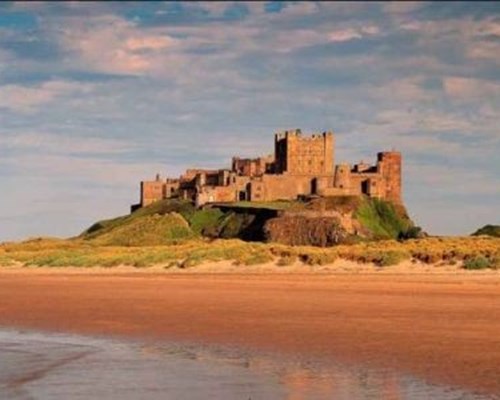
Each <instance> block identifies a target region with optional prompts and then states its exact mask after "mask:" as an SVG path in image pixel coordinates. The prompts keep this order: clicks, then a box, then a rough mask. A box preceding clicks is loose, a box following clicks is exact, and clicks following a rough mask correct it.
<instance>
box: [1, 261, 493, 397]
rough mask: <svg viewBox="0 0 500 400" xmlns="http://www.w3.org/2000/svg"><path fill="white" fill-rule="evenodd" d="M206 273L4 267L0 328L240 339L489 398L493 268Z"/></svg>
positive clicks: (204, 339)
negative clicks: (376, 368) (405, 374)
mask: <svg viewBox="0 0 500 400" xmlns="http://www.w3.org/2000/svg"><path fill="white" fill-rule="evenodd" d="M219 267H220V266H219ZM214 268H215V267H214V266H205V267H204V268H201V269H200V270H198V272H197V273H163V272H158V271H157V270H155V269H154V268H153V269H149V270H147V271H138V270H137V269H135V270H134V269H132V268H129V269H127V268H117V269H103V268H96V269H87V270H82V269H75V268H73V269H71V268H70V269H55V270H54V269H50V268H37V269H29V268H10V269H9V268H3V269H1V270H0V296H1V299H2V300H1V302H0V326H4V327H22V328H32V329H41V330H51V331H54V330H55V331H60V332H70V333H82V334H113V335H123V336H130V337H138V338H140V337H147V338H157V339H161V340H163V339H166V340H168V339H173V340H193V341H201V342H205V343H221V344H234V345H243V346H249V347H255V348H259V349H264V350H277V351H280V352H283V353H288V354H297V355H306V356H310V357H321V358H332V359H335V360H341V361H345V362H360V363H364V364H366V365H370V366H372V365H373V366H382V367H391V368H395V369H398V370H400V371H406V372H408V373H411V374H414V375H415V376H418V377H423V378H425V379H427V380H429V381H431V382H436V383H444V384H450V385H453V386H462V387H465V388H468V389H472V390H479V391H483V392H485V393H490V394H500V274H498V273H496V272H491V273H471V272H459V271H458V270H456V269H454V270H453V269H451V268H449V269H447V268H443V269H440V270H439V273H408V271H406V273H401V271H403V270H404V269H401V268H400V269H399V270H398V269H392V270H386V272H382V273H378V272H374V270H373V268H371V269H370V268H365V269H360V270H359V271H357V272H352V271H351V272H348V269H347V270H346V271H344V273H331V272H328V270H325V271H323V272H321V270H319V271H320V272H319V273H298V271H300V269H298V268H296V267H292V268H289V271H293V273H280V274H272V273H263V269H260V270H259V269H254V271H257V272H256V273H252V272H251V271H252V270H251V269H249V270H248V271H246V273H235V272H232V273H229V272H227V271H233V270H232V269H231V268H230V267H229V266H227V268H226V273H218V274H214V273H208V272H207V271H212V270H213V269H214ZM408 268H410V267H408ZM408 268H407V270H408ZM222 270H224V269H222ZM240 270H241V268H240ZM275 270H276V269H275ZM264 271H265V268H264ZM281 271H283V272H286V271H287V269H286V268H285V269H282V270H281ZM302 271H304V269H302ZM370 271H371V272H370Z"/></svg>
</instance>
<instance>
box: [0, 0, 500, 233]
mask: <svg viewBox="0 0 500 400" xmlns="http://www.w3.org/2000/svg"><path fill="white" fill-rule="evenodd" d="M499 67H500V3H498V2H484V3H482V2H467V3H460V2H454V3H446V2H440V3H429V2H425V3H420V2H389V3H375V2H368V3H362V2H353V3H347V2H338V3H314V2H304V3H301V2H289V3H273V2H268V3H266V2H260V3H251V2H249V3H245V2H238V3H231V2H224V3H222V2H221V3H181V2H179V3H171V2H167V3H163V2H151V3H149V2H102V3H97V2H89V3H86V2H82V3H80V2H53V3H47V2H29V3H28V2H26V3H22V2H19V3H18V2H3V3H0V188H1V196H0V240H14V239H21V238H25V237H32V236H38V235H54V236H69V235H75V234H77V233H79V232H80V231H82V230H83V229H84V228H86V227H87V226H88V225H90V224H91V223H93V222H94V221H95V220H97V219H102V218H108V217H113V216H116V215H120V214H124V213H127V212H128V209H129V205H130V204H132V203H135V202H137V200H138V190H139V181H140V180H142V179H149V178H152V177H153V176H154V174H155V173H156V172H160V173H162V174H163V175H167V174H169V175H174V176H175V175H178V174H179V173H180V172H181V171H183V170H184V169H185V168H186V167H190V166H200V167H203V166H206V167H215V166H220V167H224V166H227V165H228V164H229V159H230V157H231V156H232V155H233V154H240V155H242V156H254V155H259V154H265V153H269V152H271V151H272V147H273V133H274V132H276V131H280V130H283V129H290V128H301V129H302V130H303V131H305V132H312V131H315V132H316V131H324V130H333V131H334V132H335V133H336V139H337V149H336V161H337V162H341V161H345V162H351V163H354V162H358V161H360V160H364V161H367V162H373V161H374V160H375V154H376V152H377V151H381V150H390V149H392V148H395V149H398V150H400V151H401V152H402V153H403V157H404V199H405V202H406V205H407V207H408V210H409V212H410V215H411V216H412V217H413V218H414V220H415V221H416V223H417V224H419V225H421V226H422V227H423V228H424V229H425V230H427V231H428V232H430V233H434V234H468V233H470V232H471V231H473V230H475V229H476V228H477V227H479V226H481V225H484V224H486V223H500V215H499V210H500V177H499V171H500V157H499V153H500V68H499Z"/></svg>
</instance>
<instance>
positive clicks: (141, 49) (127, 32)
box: [59, 15, 178, 75]
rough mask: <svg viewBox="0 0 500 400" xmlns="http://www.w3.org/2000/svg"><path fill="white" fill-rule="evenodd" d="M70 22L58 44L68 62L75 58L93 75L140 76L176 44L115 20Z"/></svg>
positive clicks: (79, 19)
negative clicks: (94, 72)
mask: <svg viewBox="0 0 500 400" xmlns="http://www.w3.org/2000/svg"><path fill="white" fill-rule="evenodd" d="M70 22H71V26H67V27H66V28H65V29H64V31H63V34H62V35H61V37H60V38H59V40H60V41H61V44H62V46H63V47H64V48H65V49H66V51H69V52H70V54H71V58H72V57H75V56H76V57H77V58H78V59H79V60H80V62H82V63H83V64H84V65H85V66H86V67H87V68H90V69H92V70H94V71H99V72H108V73H113V74H130V75H142V74H144V73H147V72H148V71H150V70H151V69H152V68H153V66H154V65H155V60H156V59H157V57H158V55H159V54H160V53H161V52H163V51H167V50H168V49H171V48H174V47H176V46H177V44H178V40H176V39H175V38H173V37H171V36H168V35H166V34H161V33H154V32H153V33H148V32H145V31H143V30H141V29H140V28H138V27H137V25H136V24H135V23H133V22H131V21H127V20H125V19H123V18H120V17H116V16H111V15H104V16H101V17H99V18H93V19H91V20H90V21H87V20H86V19H83V18H78V17H74V18H71V19H70ZM66 62H69V58H67V59H66Z"/></svg>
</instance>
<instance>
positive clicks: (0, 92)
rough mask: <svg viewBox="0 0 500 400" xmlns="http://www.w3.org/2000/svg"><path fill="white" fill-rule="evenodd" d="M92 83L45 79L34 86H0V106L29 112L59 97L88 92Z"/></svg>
mask: <svg viewBox="0 0 500 400" xmlns="http://www.w3.org/2000/svg"><path fill="white" fill-rule="evenodd" d="M91 90H92V85H90V84H82V83H78V82H69V81H62V80H52V81H46V82H43V83H41V84H39V85H36V86H23V85H4V86H0V108H2V107H3V108H7V109H9V110H12V111H17V112H21V113H30V112H33V111H35V110H36V109H37V108H38V107H39V106H41V105H44V104H47V103H50V102H53V101H55V100H56V99H59V98H64V97H69V96H73V95H77V94H79V93H89V92H90V91H91Z"/></svg>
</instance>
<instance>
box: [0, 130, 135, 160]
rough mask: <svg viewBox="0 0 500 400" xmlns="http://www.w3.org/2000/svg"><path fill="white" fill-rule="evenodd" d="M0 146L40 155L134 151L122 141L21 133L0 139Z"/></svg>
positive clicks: (128, 144)
mask: <svg viewBox="0 0 500 400" xmlns="http://www.w3.org/2000/svg"><path fill="white" fill-rule="evenodd" d="M0 146H2V147H3V148H4V149H6V150H9V151H14V150H16V151H23V152H26V151H32V152H36V153H42V154H63V155H68V154H90V155H99V154H108V155H109V154H113V153H114V154H118V153H123V152H125V151H130V150H132V149H134V146H135V145H134V144H133V143H130V142H125V141H123V140H116V139H109V138H98V137H82V136H74V135H73V136H69V135H63V134H55V133H46V132H22V133H15V134H9V135H4V136H2V137H0Z"/></svg>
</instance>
